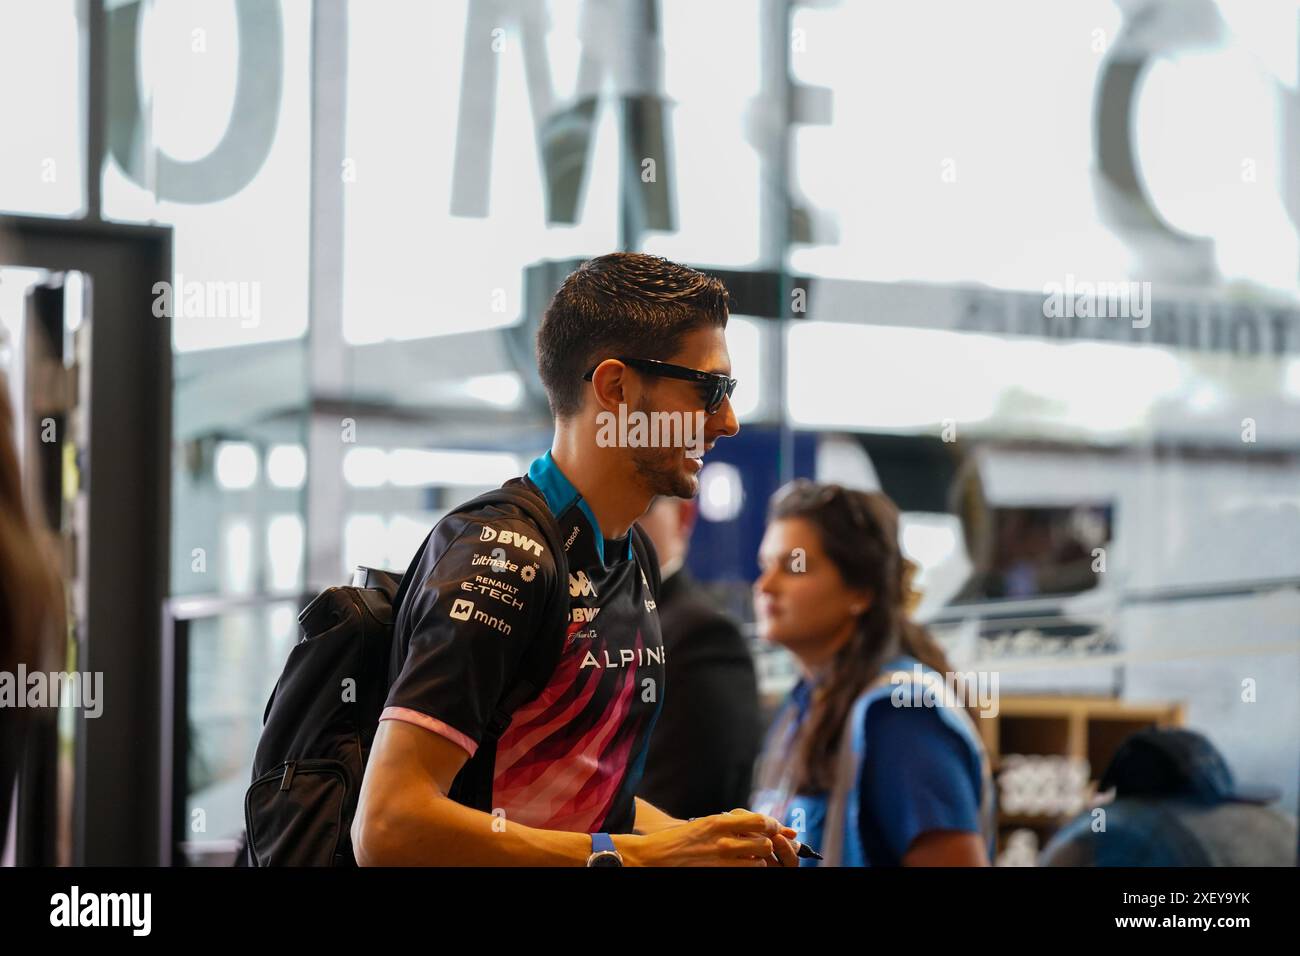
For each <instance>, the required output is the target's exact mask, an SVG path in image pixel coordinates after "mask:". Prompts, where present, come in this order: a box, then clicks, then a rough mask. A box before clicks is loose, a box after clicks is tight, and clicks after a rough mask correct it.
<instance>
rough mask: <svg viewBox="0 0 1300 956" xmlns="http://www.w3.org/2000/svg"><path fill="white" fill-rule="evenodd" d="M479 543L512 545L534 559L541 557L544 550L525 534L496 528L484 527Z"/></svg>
mask: <svg viewBox="0 0 1300 956" xmlns="http://www.w3.org/2000/svg"><path fill="white" fill-rule="evenodd" d="M479 540H480V541H499V542H500V543H501V544H509V545H513V546H514V547H516V548H519V549H520V550H521V551H531V552H532V553H533V554H534V555H535V556H536V557H539V558H540V557H541V556H542V552H543V551H545V550H546V549H545V548H543V547H542V546H541V544H540V543H538V542H536V541H534V540H533V539H532V538H530V537H528V536H527V535H525V534H520V533H519V532H518V531H510V530H509V529H507V530H505V531H498V530H497V529H496V528H491V527H485V528H484V529H483V533H482V534H480V535H479Z"/></svg>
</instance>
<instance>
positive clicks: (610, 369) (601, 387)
mask: <svg viewBox="0 0 1300 956" xmlns="http://www.w3.org/2000/svg"><path fill="white" fill-rule="evenodd" d="M627 371H628V369H627V366H626V365H624V364H623V363H622V362H620V361H619V360H618V359H605V361H603V362H601V363H600V364H599V365H597V366H596V371H595V373H594V374H593V375H592V377H591V384H592V385H593V386H594V390H595V392H596V404H598V405H599V406H600V407H601V409H603V410H605V411H610V412H617V411H618V406H619V405H621V404H627V405H630V404H631V403H630V402H628V400H627V385H628V376H627Z"/></svg>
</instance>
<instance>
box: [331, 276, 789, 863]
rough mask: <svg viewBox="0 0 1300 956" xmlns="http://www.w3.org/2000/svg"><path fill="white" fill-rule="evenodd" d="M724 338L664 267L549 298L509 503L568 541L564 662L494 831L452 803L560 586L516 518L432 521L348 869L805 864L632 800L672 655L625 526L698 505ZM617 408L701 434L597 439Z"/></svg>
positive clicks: (735, 825)
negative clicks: (533, 421)
mask: <svg viewBox="0 0 1300 956" xmlns="http://www.w3.org/2000/svg"><path fill="white" fill-rule="evenodd" d="M727 318H728V311H727V292H726V289H725V288H724V287H723V286H722V284H721V283H720V282H718V281H717V280H716V279H713V278H711V277H709V276H705V275H702V274H701V273H698V272H696V271H694V270H692V269H688V268H685V267H683V266H680V265H677V264H675V263H672V262H668V261H667V260H664V259H660V258H657V257H654V256H647V255H641V254H635V253H615V254H612V255H607V256H602V257H600V258H598V259H593V260H591V261H590V262H587V263H585V264H584V265H582V266H581V267H580V268H579V269H577V270H576V271H575V272H574V273H573V274H571V275H570V276H569V277H568V278H567V279H566V280H565V281H564V283H563V284H562V285H561V287H560V289H559V291H558V292H557V293H556V294H555V297H554V298H553V299H552V301H551V303H550V305H549V307H548V309H547V311H546V315H545V316H544V318H543V320H542V323H541V326H540V328H539V330H538V335H537V357H538V371H539V373H540V377H541V380H542V384H543V386H544V387H545V389H546V393H547V398H548V400H549V402H550V406H551V410H552V412H553V413H554V415H555V437H554V440H553V441H552V444H551V448H550V450H549V451H547V452H546V453H545V454H544V455H542V456H541V457H539V458H537V459H536V460H535V461H534V462H533V463H532V465H531V466H530V467H529V469H528V474H527V475H526V476H523V477H521V478H516V479H512V480H511V481H510V482H507V487H509V486H511V485H512V484H514V485H519V486H521V487H523V488H524V489H526V490H528V491H532V492H535V493H536V494H538V495H540V496H541V498H542V499H544V501H545V504H546V507H548V508H549V509H550V511H551V513H552V514H553V516H554V517H555V519H556V521H557V523H558V526H559V529H560V532H561V535H562V537H563V546H564V550H565V555H566V559H567V564H568V567H569V581H568V596H569V599H570V607H569V611H570V614H569V618H570V623H569V625H568V629H567V636H566V643H565V646H564V651H563V654H562V656H561V659H560V662H559V664H558V666H557V667H556V668H555V670H554V672H553V673H552V675H551V677H550V679H549V683H547V685H546V686H545V687H544V688H543V689H542V690H541V692H540V694H538V696H536V697H535V698H534V699H532V700H531V701H528V702H526V703H524V704H523V705H522V706H520V707H519V708H518V709H517V710H515V711H514V713H513V718H512V719H511V721H510V723H509V725H508V726H507V728H506V730H505V731H504V733H502V735H501V736H500V738H499V740H497V742H496V745H495V746H496V752H495V755H494V757H493V758H492V759H493V772H492V784H491V789H492V805H493V808H494V809H493V813H492V814H490V815H489V814H487V813H484V812H481V811H479V810H476V809H472V808H470V807H468V806H462V805H461V804H458V803H456V802H455V801H453V800H452V799H451V798H450V797H449V796H448V794H449V793H450V792H451V789H452V784H453V781H454V780H455V779H456V776H457V774H458V773H459V772H460V770H461V768H462V767H464V766H465V764H466V762H467V761H468V760H470V759H471V758H472V757H473V755H474V754H475V752H476V751H477V748H478V745H479V742H480V741H481V740H482V739H483V737H484V730H485V727H487V726H488V724H489V721H490V720H491V719H492V716H493V712H494V710H495V707H496V705H497V702H498V701H499V700H500V699H501V697H502V695H503V691H504V689H505V688H506V686H507V683H508V677H509V675H510V674H511V673H512V672H513V668H515V666H516V665H517V664H518V662H519V660H520V654H521V652H522V651H523V649H524V648H525V647H527V645H528V641H529V640H530V639H532V638H534V637H536V635H537V634H538V630H539V624H540V618H541V612H540V609H541V608H542V607H543V606H544V604H545V601H546V598H547V596H548V595H549V594H551V593H553V591H554V588H555V587H556V584H557V582H556V580H555V577H556V565H555V561H554V559H553V558H552V557H551V555H550V554H549V552H548V550H547V549H546V548H545V547H543V545H542V543H541V537H542V536H541V535H540V534H539V531H538V528H537V526H536V525H535V524H533V522H532V520H531V519H530V518H529V517H528V516H527V515H526V514H525V513H524V512H523V511H522V510H521V509H519V508H517V507H515V506H513V505H505V504H502V505H491V506H487V507H486V508H484V509H480V510H479V511H470V512H462V513H456V514H452V515H450V516H449V517H448V518H446V519H444V520H443V521H442V522H440V523H439V525H438V527H437V528H435V530H434V533H433V535H432V536H431V538H430V540H429V542H428V544H427V545H426V547H425V548H424V549H423V550H422V552H421V554H420V555H419V556H418V557H417V559H416V561H415V562H414V563H413V565H412V567H411V568H410V569H409V570H408V574H409V575H410V576H411V581H412V586H411V588H410V591H409V592H408V594H407V597H406V599H405V600H403V602H402V603H401V605H400V606H399V608H398V609H397V612H396V617H395V621H394V644H395V653H394V661H393V668H392V671H393V673H394V681H393V685H392V688H391V690H390V691H389V695H388V700H387V702H386V705H385V709H384V712H383V716H382V718H381V721H380V726H379V732H378V734H377V735H376V738H375V742H374V746H373V749H372V750H371V754H370V758H369V762H368V764H367V767H366V775H365V780H364V782H363V785H362V789H361V795H360V801H359V804H358V807H357V811H356V816H355V818H354V822H353V827H352V838H353V847H354V850H355V853H356V857H357V860H358V862H360V863H362V864H363V865H367V864H369V865H376V864H377V865H393V864H440V865H464V864H477V865H521V866H546V865H556V866H559V865H578V866H580V865H584V864H586V865H591V866H611V865H612V866H622V865H632V866H635V865H647V866H660V865H692V864H693V865H705V866H714V865H729V866H764V865H777V864H779V865H785V866H794V865H797V860H796V858H795V851H794V846H793V844H792V843H791V842H790V841H791V839H792V838H793V837H794V835H795V833H794V831H793V830H790V829H789V828H782V827H781V826H780V825H779V824H778V822H777V821H776V820H774V819H772V818H771V817H767V816H762V815H760V814H755V813H750V812H748V811H745V810H735V811H732V812H731V813H724V814H717V815H714V816H707V817H701V818H699V819H697V820H692V821H682V820H677V819H674V818H672V817H670V816H669V815H667V814H666V813H664V812H662V811H660V810H658V809H657V808H655V807H654V806H652V805H651V804H649V803H647V802H646V801H644V800H641V799H640V798H638V797H637V795H636V793H637V786H638V783H639V781H640V777H641V770H642V765H643V762H644V760H645V754H646V750H647V746H648V743H649V739H650V734H651V731H652V730H653V727H654V723H655V718H656V717H657V715H658V711H659V705H660V702H661V700H662V695H663V693H664V688H663V683H664V681H663V675H664V651H663V641H662V637H661V635H660V631H659V622H658V616H657V613H656V611H655V602H654V595H653V593H652V592H651V589H650V586H649V584H648V583H647V573H648V569H647V568H643V567H640V566H639V565H638V563H637V560H636V557H635V552H634V548H633V546H632V540H631V533H632V532H631V526H632V524H633V522H635V521H636V519H637V518H638V517H640V516H641V514H643V513H644V512H645V510H646V508H647V506H648V505H649V503H650V502H651V500H652V499H653V498H654V497H655V496H656V495H672V496H675V497H680V498H691V497H694V496H695V494H696V493H697V492H698V490H699V473H700V470H701V468H702V467H703V465H702V459H703V457H704V455H706V454H707V453H708V451H709V449H711V448H712V447H713V445H714V443H715V442H716V441H717V440H718V439H719V438H723V437H727V436H730V435H734V434H736V432H737V431H738V430H739V425H738V424H737V422H736V416H735V413H734V412H733V410H732V408H731V404H730V402H729V398H730V396H731V395H732V393H733V392H734V390H735V387H736V382H735V380H734V379H732V378H731V377H730V371H731V359H730V356H729V355H728V352H727V343H726V337H725V330H726V324H727ZM629 410H631V411H634V412H639V413H641V414H648V415H654V416H667V417H668V418H670V419H673V418H676V419H678V420H684V419H685V418H686V417H690V418H692V419H696V417H697V416H700V417H702V419H703V428H702V434H701V435H699V436H694V440H692V441H691V442H689V443H688V442H684V441H677V442H676V443H673V442H670V443H667V444H664V443H654V444H649V445H647V444H644V443H641V442H630V441H625V440H618V441H614V442H610V441H606V440H604V436H602V435H601V433H600V430H599V428H598V424H597V423H598V420H599V419H601V418H602V417H605V416H608V415H610V414H614V415H620V414H621V415H622V416H624V417H626V415H627V414H628V412H629ZM676 434H678V435H681V434H683V432H682V431H681V430H679V431H678V432H677V433H676ZM483 542H489V543H488V544H484V543H483ZM502 543H504V544H505V546H504V547H502V546H501V545H502ZM493 545H496V546H497V547H496V548H495V550H494V548H493ZM650 559H651V560H653V556H651V558H650ZM487 752H488V751H485V753H487Z"/></svg>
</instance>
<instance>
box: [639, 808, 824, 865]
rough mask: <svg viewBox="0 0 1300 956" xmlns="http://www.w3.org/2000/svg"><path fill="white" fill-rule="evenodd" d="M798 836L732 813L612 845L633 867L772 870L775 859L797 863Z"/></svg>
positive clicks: (757, 815) (760, 818) (739, 812)
mask: <svg viewBox="0 0 1300 956" xmlns="http://www.w3.org/2000/svg"><path fill="white" fill-rule="evenodd" d="M794 835H795V831H794V830H791V829H790V828H789V827H782V826H781V824H780V823H779V822H778V821H776V820H774V819H773V818H772V817H766V816H763V815H762V814H760V813H751V812H749V811H748V810H733V811H731V812H730V813H718V814H714V815H713V816H708V817H698V818H697V819H695V820H691V821H689V822H687V823H683V824H682V825H680V826H674V827H668V828H666V829H664V830H660V831H658V832H657V833H652V834H649V835H647V836H637V835H633V834H619V835H616V836H614V837H613V840H614V846H615V847H616V848H617V849H618V851H619V853H620V854H622V856H623V860H624V862H626V863H627V865H628V866H768V865H770V862H769V861H770V858H772V857H773V856H774V855H776V856H777V858H779V859H782V860H785V859H796V858H795V857H794V849H793V847H792V846H791V844H790V840H791V839H793V837H794ZM786 865H789V864H786ZM794 865H798V864H797V862H796V863H795V864H794Z"/></svg>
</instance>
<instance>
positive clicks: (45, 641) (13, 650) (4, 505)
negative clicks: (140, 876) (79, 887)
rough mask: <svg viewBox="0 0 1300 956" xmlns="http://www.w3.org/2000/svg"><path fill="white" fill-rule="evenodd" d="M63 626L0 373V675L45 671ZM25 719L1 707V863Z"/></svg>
mask: <svg viewBox="0 0 1300 956" xmlns="http://www.w3.org/2000/svg"><path fill="white" fill-rule="evenodd" d="M62 620H63V597H62V591H61V588H60V586H59V582H58V577H57V575H56V574H55V572H54V564H53V561H52V560H51V556H50V553H49V548H48V547H47V546H46V543H45V541H44V538H43V536H42V535H41V534H40V533H39V532H38V531H37V526H36V525H35V523H34V522H33V521H32V519H31V514H30V512H29V511H28V508H27V503H26V502H25V501H24V498H23V482H22V471H21V469H20V468H19V464H18V447H17V444H16V443H15V434H14V415H13V409H12V408H11V407H10V404H9V383H8V380H7V378H6V376H5V374H4V373H3V372H2V371H0V672H5V673H8V674H11V675H12V674H16V673H17V669H18V665H19V664H20V663H21V664H24V665H26V667H27V669H28V670H31V671H35V670H43V669H45V667H46V666H47V665H48V659H49V657H50V655H51V648H52V647H53V646H55V645H56V643H57V638H56V637H55V635H57V634H58V632H59V628H60V622H61V621H62ZM14 679H16V678H14ZM17 692H18V693H24V692H25V688H17ZM29 713H30V711H28V710H27V709H26V708H17V707H0V860H3V859H5V858H6V857H7V856H8V855H10V854H11V853H12V850H13V848H12V847H6V846H5V843H6V838H7V836H8V834H9V831H10V826H9V818H10V811H11V803H12V798H13V794H14V789H15V788H14V784H15V779H16V777H17V774H18V767H19V764H20V763H21V761H22V754H23V741H24V738H25V730H26V726H27V724H26V722H27V720H29V719H30V718H28V717H27V715H28V714H29Z"/></svg>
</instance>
